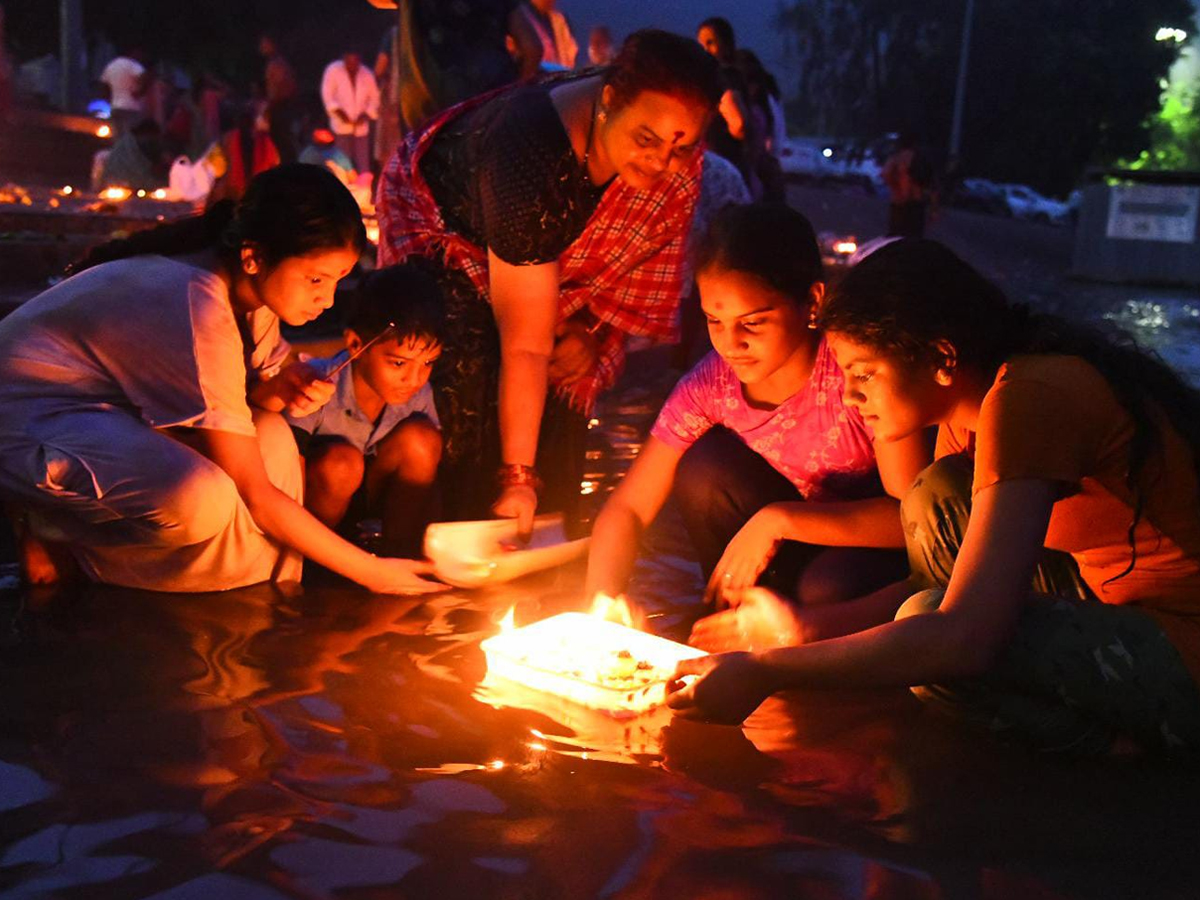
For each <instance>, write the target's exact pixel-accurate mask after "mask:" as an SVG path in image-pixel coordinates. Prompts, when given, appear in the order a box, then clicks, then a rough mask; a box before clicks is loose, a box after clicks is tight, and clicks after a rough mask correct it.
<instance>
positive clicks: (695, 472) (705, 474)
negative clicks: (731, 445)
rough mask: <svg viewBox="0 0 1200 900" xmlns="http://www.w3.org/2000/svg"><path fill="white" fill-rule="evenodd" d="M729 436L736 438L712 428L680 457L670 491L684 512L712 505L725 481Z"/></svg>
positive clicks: (728, 465)
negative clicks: (725, 450) (726, 448)
mask: <svg viewBox="0 0 1200 900" xmlns="http://www.w3.org/2000/svg"><path fill="white" fill-rule="evenodd" d="M728 440H737V439H736V438H732V436H731V435H729V434H727V433H726V432H725V431H724V430H723V429H712V430H711V431H709V432H708V433H707V434H705V435H704V436H703V437H701V438H700V439H699V440H698V441H696V442H695V443H694V444H692V446H690V447H688V449H687V450H686V451H685V452H684V454H683V456H681V457H680V458H679V464H678V466H677V467H676V469H675V483H674V485H673V486H672V492H673V493H674V496H675V499H676V501H677V502H678V503H679V504H680V506H682V507H683V509H684V512H685V513H686V512H687V511H689V510H696V511H703V510H705V509H707V508H709V507H711V505H712V503H713V501H714V498H715V497H716V496H718V493H719V491H720V490H721V487H722V486H723V485H724V484H725V482H726V481H727V476H728V473H729V467H730V459H729V456H728V454H727V453H726V452H724V447H725V444H726V442H727V441H728Z"/></svg>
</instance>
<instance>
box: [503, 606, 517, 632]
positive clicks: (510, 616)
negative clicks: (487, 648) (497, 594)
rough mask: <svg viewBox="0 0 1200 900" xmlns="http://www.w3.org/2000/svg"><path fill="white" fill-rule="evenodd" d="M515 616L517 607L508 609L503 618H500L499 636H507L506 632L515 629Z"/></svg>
mask: <svg viewBox="0 0 1200 900" xmlns="http://www.w3.org/2000/svg"><path fill="white" fill-rule="evenodd" d="M516 616H517V607H516V606H515V605H514V606H510V607H509V608H508V612H506V613H505V614H504V618H502V619H501V620H500V633H501V634H508V632H510V631H513V630H515V629H516V627H517V623H516Z"/></svg>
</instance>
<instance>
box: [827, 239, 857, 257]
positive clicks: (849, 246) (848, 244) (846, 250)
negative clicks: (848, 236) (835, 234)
mask: <svg viewBox="0 0 1200 900" xmlns="http://www.w3.org/2000/svg"><path fill="white" fill-rule="evenodd" d="M857 249H858V242H857V241H834V244H833V252H834V253H843V254H845V255H846V256H849V255H850V254H852V253H854V252H855V251H856V250H857Z"/></svg>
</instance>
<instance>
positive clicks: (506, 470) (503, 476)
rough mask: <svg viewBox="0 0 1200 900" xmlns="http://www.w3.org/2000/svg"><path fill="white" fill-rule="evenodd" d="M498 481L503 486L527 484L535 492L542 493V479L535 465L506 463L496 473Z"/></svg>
mask: <svg viewBox="0 0 1200 900" xmlns="http://www.w3.org/2000/svg"><path fill="white" fill-rule="evenodd" d="M496 483H497V484H499V485H500V487H502V488H507V487H517V486H519V485H523V484H527V485H529V486H530V487H531V488H533V490H534V492H536V493H541V491H542V479H541V477H540V476H539V475H538V473H537V469H535V468H534V467H533V466H523V465H521V464H520V463H511V464H505V465H503V466H501V467H500V469H499V471H498V472H497V473H496Z"/></svg>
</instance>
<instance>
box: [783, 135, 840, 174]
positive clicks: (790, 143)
mask: <svg viewBox="0 0 1200 900" xmlns="http://www.w3.org/2000/svg"><path fill="white" fill-rule="evenodd" d="M832 158H833V148H832V147H830V146H829V145H828V144H827V143H825V142H823V141H821V140H820V139H817V138H793V137H790V138H787V139H786V140H784V142H783V144H782V146H781V147H780V148H779V166H780V168H782V169H783V174H784V175H788V176H791V177H793V178H796V179H799V180H801V181H807V180H811V181H817V180H820V179H824V178H829V177H830V176H831V175H833V174H834V171H835V166H834V165H833V164H832V163H831V160H832Z"/></svg>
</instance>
